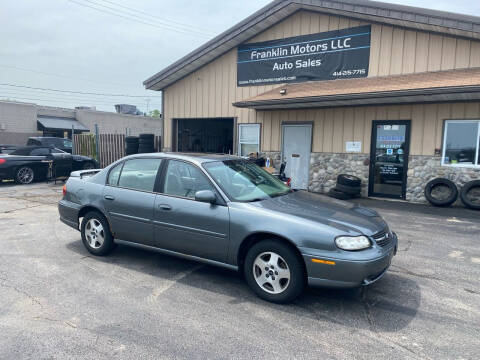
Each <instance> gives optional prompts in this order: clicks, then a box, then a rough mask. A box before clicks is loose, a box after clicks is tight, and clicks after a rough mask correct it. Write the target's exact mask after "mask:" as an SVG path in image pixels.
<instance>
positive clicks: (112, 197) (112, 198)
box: [104, 195, 115, 201]
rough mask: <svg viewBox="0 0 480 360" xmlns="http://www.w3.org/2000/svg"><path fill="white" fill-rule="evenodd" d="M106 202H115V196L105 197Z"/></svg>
mask: <svg viewBox="0 0 480 360" xmlns="http://www.w3.org/2000/svg"><path fill="white" fill-rule="evenodd" d="M104 198H105V200H112V201H113V200H115V196H112V195H105V196H104Z"/></svg>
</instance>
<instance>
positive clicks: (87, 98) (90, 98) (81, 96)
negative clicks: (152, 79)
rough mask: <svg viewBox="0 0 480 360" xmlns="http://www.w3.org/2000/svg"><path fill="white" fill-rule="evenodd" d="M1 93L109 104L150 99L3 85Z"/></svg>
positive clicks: (0, 88)
mask: <svg viewBox="0 0 480 360" xmlns="http://www.w3.org/2000/svg"><path fill="white" fill-rule="evenodd" d="M0 92H4V93H6V92H8V93H14V94H18V93H20V94H22V95H24V94H29V95H31V94H32V93H33V94H34V95H35V96H39V95H40V96H43V95H46V96H51V97H55V98H58V97H63V98H67V99H73V100H82V101H108V102H115V103H118V102H121V101H131V102H142V101H145V99H148V96H145V97H143V98H140V97H135V98H128V97H125V98H120V99H119V98H117V97H108V96H102V97H97V96H93V95H84V94H70V93H53V94H51V93H49V92H45V91H43V90H35V89H24V88H10V87H5V88H3V87H2V86H1V85H0ZM151 102H152V103H154V104H159V103H160V102H161V101H160V100H159V99H154V101H151Z"/></svg>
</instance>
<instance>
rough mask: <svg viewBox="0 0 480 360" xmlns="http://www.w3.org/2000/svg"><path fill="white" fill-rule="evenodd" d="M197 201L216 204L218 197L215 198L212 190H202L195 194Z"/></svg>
mask: <svg viewBox="0 0 480 360" xmlns="http://www.w3.org/2000/svg"><path fill="white" fill-rule="evenodd" d="M195 201H200V202H206V203H210V204H214V203H216V202H217V197H216V196H215V193H214V192H213V191H211V190H201V191H197V192H196V193H195Z"/></svg>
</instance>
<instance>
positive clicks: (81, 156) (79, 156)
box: [72, 155, 95, 161]
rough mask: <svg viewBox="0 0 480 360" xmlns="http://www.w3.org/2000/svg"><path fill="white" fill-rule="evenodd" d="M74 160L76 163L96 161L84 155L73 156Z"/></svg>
mask: <svg viewBox="0 0 480 360" xmlns="http://www.w3.org/2000/svg"><path fill="white" fill-rule="evenodd" d="M72 158H73V160H76V161H95V160H94V159H92V158H91V157H88V156H83V155H72Z"/></svg>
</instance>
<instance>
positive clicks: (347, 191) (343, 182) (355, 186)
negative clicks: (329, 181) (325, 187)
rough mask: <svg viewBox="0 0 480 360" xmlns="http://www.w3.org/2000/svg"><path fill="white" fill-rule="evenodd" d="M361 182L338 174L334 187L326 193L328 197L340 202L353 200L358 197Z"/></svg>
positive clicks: (354, 177)
mask: <svg viewBox="0 0 480 360" xmlns="http://www.w3.org/2000/svg"><path fill="white" fill-rule="evenodd" d="M361 191H362V180H361V179H360V178H358V177H356V176H353V175H348V174H340V175H338V177H337V184H336V186H335V187H334V188H333V189H331V190H330V191H329V192H328V195H329V196H331V197H333V198H335V199H340V200H348V199H353V198H356V197H359V196H360V193H361Z"/></svg>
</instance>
